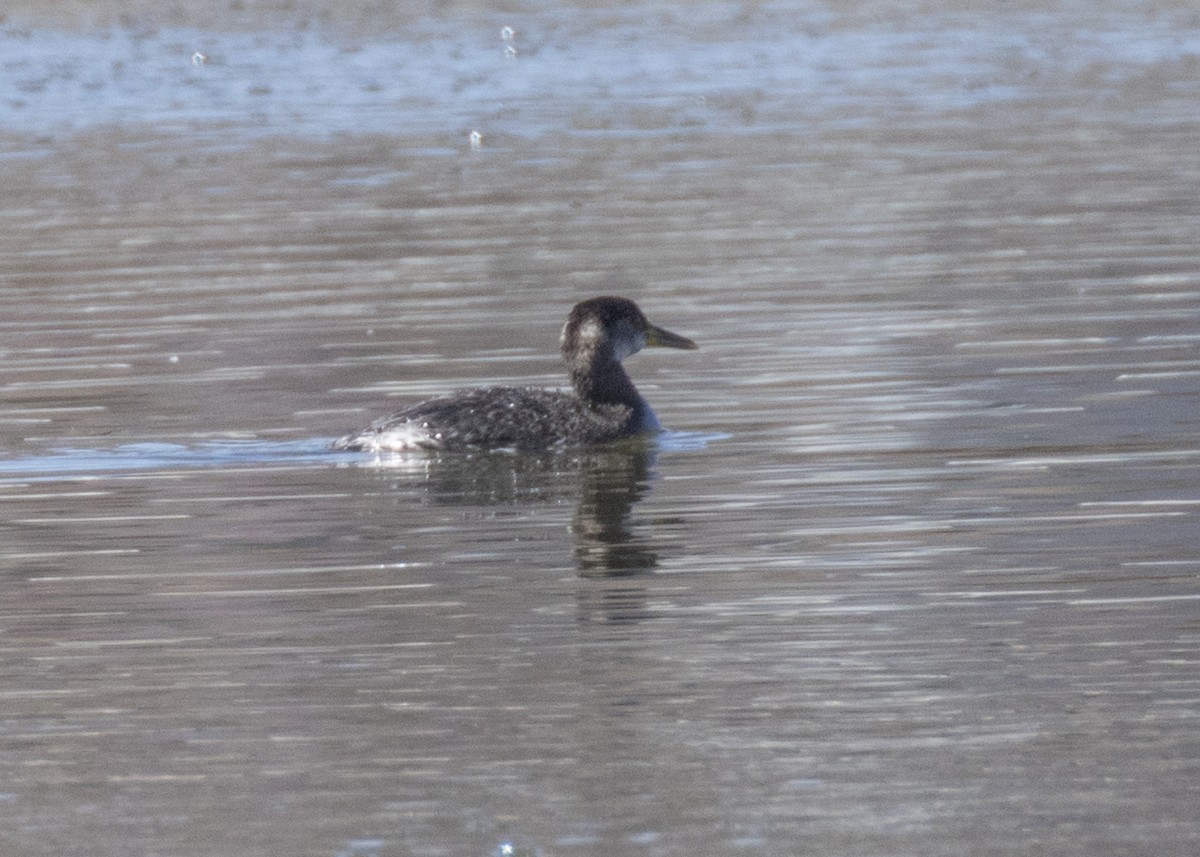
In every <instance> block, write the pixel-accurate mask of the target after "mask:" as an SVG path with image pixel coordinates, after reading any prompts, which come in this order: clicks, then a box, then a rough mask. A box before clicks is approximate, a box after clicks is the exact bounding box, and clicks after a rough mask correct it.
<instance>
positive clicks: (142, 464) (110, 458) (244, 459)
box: [0, 438, 331, 481]
mask: <svg viewBox="0 0 1200 857" xmlns="http://www.w3.org/2000/svg"><path fill="white" fill-rule="evenodd" d="M330 457H331V453H330V452H329V441H328V440H327V439H324V438H314V439H309V440H300V441H285V442H279V441H258V440H244V441H242V440H228V441H206V442H204V443H199V444H195V445H191V446H189V445H186V444H180V443H128V444H122V445H121V446H117V447H114V448H113V449H77V448H70V447H64V448H59V449H53V450H50V451H48V452H46V453H45V454H42V455H33V456H29V457H26V458H12V459H3V460H0V479H16V478H19V479H20V480H21V481H30V480H39V481H41V480H52V479H64V478H74V477H78V476H89V475H94V474H102V473H115V472H121V471H139V470H161V469H188V468H198V467H237V466H247V465H258V464H314V463H318V462H327V461H329V459H330Z"/></svg>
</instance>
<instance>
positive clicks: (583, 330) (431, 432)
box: [333, 297, 698, 452]
mask: <svg viewBox="0 0 1200 857" xmlns="http://www.w3.org/2000/svg"><path fill="white" fill-rule="evenodd" d="M560 345H561V347H562V355H563V359H564V360H565V361H566V363H567V375H568V376H569V377H570V379H571V388H572V392H570V393H564V392H558V391H555V390H541V389H534V388H530V387H481V388H478V389H471V390H458V391H455V392H453V393H450V394H448V395H445V396H439V397H437V398H434V399H429V400H428V401H425V402H421V403H420V404H417V405H413V406H412V407H410V408H408V409H407V410H403V411H400V412H399V413H397V414H393V415H392V416H390V417H385V418H384V419H382V420H378V421H377V422H375V423H373V424H372V425H371V426H370V427H369V428H367V429H365V430H363V431H360V432H356V433H354V434H349V435H346V436H345V437H343V438H340V439H338V440H337V441H335V442H334V444H333V448H334V449H336V450H350V451H365V452H402V451H406V450H414V449H434V450H436V449H444V450H468V449H479V448H484V449H497V448H499V449H505V448H511V449H518V450H536V449H549V448H552V447H559V446H564V445H569V444H594V443H604V442H606V441H611V440H617V439H619V438H623V437H630V436H633V435H639V434H650V433H654V432H658V431H661V426H660V425H659V422H658V417H656V416H655V415H654V411H653V410H651V408H650V405H649V403H647V402H646V400H645V399H643V398H642V396H641V394H640V393H638V391H637V388H636V387H634V386H633V381H631V380H630V379H629V375H628V374H626V372H625V368H624V367H623V366H622V365H621V361H622V360H624V359H625V358H626V357H629V356H630V355H632V354H636V353H637V352H638V351H640V350H642V348H644V347H646V346H663V347H666V348H685V349H689V350H690V349H695V348H697V347H698V346H697V345H696V343H694V342H692V340H690V339H688V338H687V337H684V336H680V335H678V334H675V333H671V332H670V331H668V330H663V329H662V328H661V327H656V326H655V325H653V324H651V323H650V322H649V321H647V320H646V316H645V315H643V314H642V311H641V310H640V309H638V306H637V304H635V303H634V302H633V301H631V300H628V299H627V298H617V297H599V298H592V299H590V300H586V301H583V302H581V303H578V304H576V305H575V307H574V308H573V309H572V310H571V314H570V315H569V316H568V317H567V323H566V324H565V325H564V326H563V330H562V337H561V340H560Z"/></svg>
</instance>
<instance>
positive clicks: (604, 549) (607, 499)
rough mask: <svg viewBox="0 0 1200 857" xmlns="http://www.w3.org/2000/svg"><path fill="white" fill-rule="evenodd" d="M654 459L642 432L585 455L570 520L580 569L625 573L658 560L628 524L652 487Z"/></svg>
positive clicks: (646, 568)
mask: <svg viewBox="0 0 1200 857" xmlns="http://www.w3.org/2000/svg"><path fill="white" fill-rule="evenodd" d="M653 464H654V450H653V447H652V446H651V444H650V443H648V442H647V441H646V440H644V439H641V438H637V439H634V440H631V441H627V442H625V443H621V444H615V445H611V446H609V447H606V448H604V449H602V450H596V451H593V452H590V453H589V454H587V455H586V456H584V458H583V460H582V462H581V474H580V475H581V480H580V492H579V502H578V504H577V505H576V507H575V516H574V518H573V519H572V521H571V531H572V532H573V533H574V534H575V561H576V565H577V567H578V569H579V573H580V574H582V575H584V576H586V577H627V576H631V575H636V574H641V573H644V572H648V571H651V570H652V569H653V568H654V567H655V566H656V565H657V564H658V555H657V554H656V553H655V552H654V550H653V549H652V548H651V547H650V546H649V544H647V543H646V542H645V541H643V540H640V539H638V538H637V536H636V535H635V534H634V530H633V525H632V511H633V507H634V505H635V504H636V503H637V502H638V501H639V500H640V499H641V498H642V497H643V496H645V495H646V494H647V493H648V492H649V490H650V478H651V474H652V472H653Z"/></svg>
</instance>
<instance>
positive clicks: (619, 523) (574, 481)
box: [378, 438, 658, 578]
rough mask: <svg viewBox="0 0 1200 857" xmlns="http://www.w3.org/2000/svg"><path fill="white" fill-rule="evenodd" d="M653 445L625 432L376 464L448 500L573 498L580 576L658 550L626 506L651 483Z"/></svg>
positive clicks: (486, 502) (615, 572)
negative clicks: (544, 448)
mask: <svg viewBox="0 0 1200 857" xmlns="http://www.w3.org/2000/svg"><path fill="white" fill-rule="evenodd" d="M656 452H657V445H656V444H655V442H654V440H653V439H646V438H631V439H629V440H624V441H621V442H618V443H613V444H608V445H605V446H603V447H596V448H592V449H583V450H574V451H570V452H566V451H558V452H546V453H501V452H480V453H471V454H461V453H460V454H445V455H437V456H420V457H406V458H400V457H396V458H394V459H384V460H382V461H380V462H378V463H380V464H382V465H384V466H386V467H388V468H389V469H391V468H395V469H400V470H405V471H409V472H415V473H416V474H418V475H419V476H420V477H421V480H420V486H421V494H422V496H423V497H424V498H425V499H426V500H427V501H429V502H433V503H439V504H444V505H452V506H508V505H526V504H531V503H532V504H545V503H562V502H574V503H575V513H574V515H573V516H572V519H571V532H572V533H573V534H574V537H575V559H576V565H577V568H578V570H579V573H580V574H581V575H583V576H585V577H599V578H603V577H630V576H635V575H638V574H642V573H645V572H649V571H652V570H653V569H654V567H655V566H656V564H657V562H658V555H657V553H656V552H655V551H654V549H653V548H652V547H651V544H650V542H649V540H648V538H647V537H646V536H639V535H637V534H636V533H635V528H634V526H633V523H632V510H633V508H634V506H635V505H636V504H637V503H638V501H639V500H641V499H642V498H643V497H644V496H645V495H646V494H647V493H648V492H649V490H650V483H651V481H652V480H653V477H654V463H655V459H656Z"/></svg>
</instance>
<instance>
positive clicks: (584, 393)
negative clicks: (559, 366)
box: [567, 352, 642, 411]
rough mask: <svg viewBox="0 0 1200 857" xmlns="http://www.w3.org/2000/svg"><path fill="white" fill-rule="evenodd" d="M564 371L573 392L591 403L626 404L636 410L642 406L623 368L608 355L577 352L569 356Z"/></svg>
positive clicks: (640, 399) (639, 397) (639, 396)
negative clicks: (565, 370)
mask: <svg viewBox="0 0 1200 857" xmlns="http://www.w3.org/2000/svg"><path fill="white" fill-rule="evenodd" d="M567 374H569V375H570V377H571V386H572V387H574V388H575V393H576V395H578V396H579V398H581V399H583V400H584V401H585V402H587V403H588V404H590V405H626V406H628V407H630V408H633V409H634V410H635V411H636V410H639V409H640V408H641V407H642V397H641V395H639V394H638V391H637V388H636V387H634V386H633V381H631V380H630V379H629V375H628V374H626V372H625V367H624V366H622V365H621V361H620V360H617V359H616V358H615V357H614V356H612V355H611V354H606V353H603V352H599V353H597V352H593V353H591V354H577V355H575V356H574V357H573V358H572V359H568V361H567Z"/></svg>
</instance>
